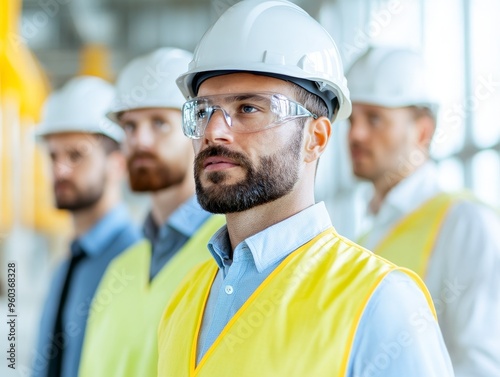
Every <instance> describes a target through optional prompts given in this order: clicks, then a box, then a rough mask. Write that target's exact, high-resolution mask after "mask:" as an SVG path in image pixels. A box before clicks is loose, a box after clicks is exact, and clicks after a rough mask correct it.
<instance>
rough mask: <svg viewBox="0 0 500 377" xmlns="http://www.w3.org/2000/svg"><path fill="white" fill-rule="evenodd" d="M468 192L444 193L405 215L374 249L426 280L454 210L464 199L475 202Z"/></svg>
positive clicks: (375, 251)
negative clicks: (429, 265)
mask: <svg viewBox="0 0 500 377" xmlns="http://www.w3.org/2000/svg"><path fill="white" fill-rule="evenodd" d="M471 198H472V195H471V194H470V193H468V192H459V193H453V194H450V193H440V194H438V195H436V196H434V197H433V198H431V199H429V200H428V201H427V202H425V203H424V204H422V205H421V206H420V207H419V208H417V209H416V210H415V211H413V212H411V213H410V214H408V215H407V216H405V217H404V218H403V219H402V220H401V221H400V222H399V223H398V224H396V225H395V226H394V227H393V228H392V229H391V230H390V232H389V234H388V235H387V236H386V237H384V238H383V239H382V241H381V242H380V243H379V244H378V245H377V246H376V247H375V249H374V250H373V251H374V253H375V254H377V255H380V256H381V257H383V258H385V259H388V260H390V261H391V262H393V263H394V264H396V265H398V266H401V267H406V268H409V269H410V270H412V271H415V272H416V273H417V274H418V275H419V276H420V277H421V278H422V279H424V278H425V276H426V274H427V267H428V264H429V260H430V258H431V255H432V250H433V249H434V245H435V243H436V240H437V236H438V234H439V231H440V229H441V225H442V224H443V222H444V219H445V217H446V215H447V214H448V211H449V210H450V208H451V207H452V206H453V205H454V204H456V203H457V202H458V201H460V200H465V199H471Z"/></svg>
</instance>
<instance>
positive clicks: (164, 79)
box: [107, 47, 193, 122]
mask: <svg viewBox="0 0 500 377" xmlns="http://www.w3.org/2000/svg"><path fill="white" fill-rule="evenodd" d="M192 57H193V54H191V53H190V52H188V51H185V50H181V49H178V48H170V47H164V48H160V49H157V50H155V51H153V52H151V53H149V54H146V55H143V56H140V57H138V58H136V59H134V60H132V61H131V62H130V63H128V64H127V65H126V66H125V68H124V69H123V70H122V71H121V72H120V74H119V75H118V80H117V82H116V97H115V100H114V101H113V105H112V107H111V110H110V112H109V113H108V114H107V115H108V118H109V119H111V120H112V121H114V122H116V121H117V114H118V113H120V112H122V111H126V110H134V109H143V108H148V107H163V108H174V109H181V108H182V105H183V104H184V97H183V96H182V93H181V92H180V91H179V88H177V86H176V84H175V79H176V78H177V77H178V76H179V75H180V74H181V73H183V72H185V71H186V69H187V67H188V64H189V62H190V61H191V59H192Z"/></svg>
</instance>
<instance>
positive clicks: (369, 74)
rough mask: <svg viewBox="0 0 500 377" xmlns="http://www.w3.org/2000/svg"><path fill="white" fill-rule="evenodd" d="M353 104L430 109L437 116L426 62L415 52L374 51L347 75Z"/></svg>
mask: <svg viewBox="0 0 500 377" xmlns="http://www.w3.org/2000/svg"><path fill="white" fill-rule="evenodd" d="M347 79H348V83H349V89H350V91H351V100H352V102H358V103H366V104H370V105H376V106H383V107H407V106H421V107H427V108H429V109H430V110H431V111H433V113H436V112H437V109H438V102H437V100H436V99H435V98H434V97H433V96H432V95H431V93H430V88H429V83H428V81H427V80H428V79H427V73H426V68H425V64H424V61H423V58H422V56H421V55H420V54H418V53H417V52H415V51H412V50H407V49H402V48H394V47H371V48H369V49H368V51H366V52H365V53H364V54H363V55H362V56H361V57H360V58H359V59H357V60H356V61H355V62H354V64H353V65H352V67H351V68H350V69H349V71H348V73H347Z"/></svg>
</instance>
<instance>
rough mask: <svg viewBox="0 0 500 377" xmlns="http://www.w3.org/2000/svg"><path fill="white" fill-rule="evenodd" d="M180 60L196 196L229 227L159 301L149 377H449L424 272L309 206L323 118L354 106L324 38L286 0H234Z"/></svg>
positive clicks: (324, 134) (325, 130) (324, 132)
mask: <svg viewBox="0 0 500 377" xmlns="http://www.w3.org/2000/svg"><path fill="white" fill-rule="evenodd" d="M278 25H279V26H278ZM189 67H190V69H189V71H188V72H186V73H184V74H183V75H181V76H180V77H179V78H178V80H177V83H178V85H179V88H180V89H181V91H182V92H183V93H184V95H185V96H186V97H187V98H188V102H186V104H185V105H184V108H183V129H184V132H185V134H186V135H187V136H188V137H190V138H192V139H193V140H194V141H193V146H194V149H195V156H196V157H195V180H196V192H197V195H198V198H199V201H200V203H201V205H202V207H204V208H205V209H207V210H208V211H211V212H216V213H224V214H225V215H226V221H227V226H224V227H222V228H221V229H220V230H219V231H217V232H216V233H215V234H214V235H213V237H212V238H211V240H210V241H209V243H208V248H209V250H210V252H211V254H212V256H213V258H212V259H211V260H209V261H207V262H205V263H203V264H201V265H199V266H197V267H196V268H195V269H193V271H192V272H191V273H190V274H189V275H188V277H187V278H186V279H185V280H184V282H183V284H182V285H181V286H180V287H179V289H178V290H177V291H176V293H175V294H174V296H173V297H172V299H171V300H170V302H169V304H168V305H167V308H166V310H165V312H164V316H163V318H162V323H161V324H160V327H159V337H160V339H159V354H160V357H159V366H158V372H159V376H165V377H166V376H169V377H170V376H176V377H182V376H194V375H196V376H198V377H204V376H218V377H225V376H236V375H237V376H287V377H290V376H374V375H383V376H389V377H395V376H398V377H400V376H410V377H416V376H419V377H420V376H435V377H437V376H440V377H441V376H453V371H452V369H451V364H450V361H449V357H448V354H447V351H446V348H445V346H444V343H443V340H442V337H441V334H440V332H439V327H438V325H437V322H436V319H435V317H434V314H435V313H434V312H433V306H432V302H431V299H430V296H429V295H428V293H427V291H426V289H425V286H424V285H423V283H422V282H421V280H420V279H419V278H418V277H417V276H416V275H415V274H414V273H412V272H411V271H407V270H402V269H399V268H398V267H396V266H395V265H394V264H392V263H390V262H387V261H385V260H383V259H381V258H379V257H377V256H375V255H374V254H373V253H371V252H369V251H368V250H366V249H363V248H362V247H360V246H358V245H356V244H354V243H353V242H351V241H350V240H347V239H345V238H343V237H341V236H339V235H338V234H337V233H336V232H335V230H334V229H333V227H332V225H331V222H330V219H329V216H328V213H327V212H326V209H325V206H324V204H323V203H318V204H315V201H314V178H315V174H316V166H317V161H318V158H319V157H320V156H321V154H322V153H323V151H324V150H325V148H326V145H327V143H328V139H329V137H330V132H331V120H332V119H345V118H347V117H348V116H349V114H350V111H351V109H350V107H351V104H350V100H349V96H348V93H349V92H348V89H347V87H346V81H345V78H344V75H343V69H342V62H341V60H340V56H339V54H338V51H337V48H336V46H335V43H334V41H333V40H332V39H331V37H330V36H329V34H328V33H327V32H326V31H325V30H324V29H323V28H322V27H321V26H320V25H319V24H318V23H317V22H316V21H315V20H314V19H312V18H311V17H310V16H309V15H308V14H307V13H306V12H304V11H303V10H302V9H301V8H299V7H298V6H296V5H294V4H292V3H290V2H288V1H284V0H272V1H269V0H247V1H242V2H239V3H237V4H236V5H234V6H233V7H231V8H229V9H228V10H227V11H226V12H225V13H224V14H223V15H222V16H221V17H220V18H219V19H218V21H217V22H216V23H215V24H214V25H213V26H212V27H211V28H210V29H209V30H208V31H207V33H205V35H204V36H203V38H202V40H201V41H200V43H199V44H198V46H197V48H196V51H195V54H194V61H193V62H192V63H191V64H190V66H189Z"/></svg>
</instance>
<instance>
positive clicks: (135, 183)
mask: <svg viewBox="0 0 500 377" xmlns="http://www.w3.org/2000/svg"><path fill="white" fill-rule="evenodd" d="M140 157H147V158H150V159H152V160H154V161H155V166H153V167H139V168H134V167H133V166H132V164H133V161H134V159H136V158H140ZM127 168H128V175H129V183H130V188H131V189H132V191H135V192H149V191H159V190H163V189H166V188H169V187H172V186H175V185H178V184H180V183H182V181H183V180H184V178H185V176H186V175H185V174H181V173H180V172H174V171H171V169H169V168H168V166H165V164H163V163H162V162H161V161H160V160H159V159H158V157H157V156H156V155H155V154H153V153H149V152H140V153H136V154H134V155H132V156H130V158H129V159H128V160H127Z"/></svg>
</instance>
